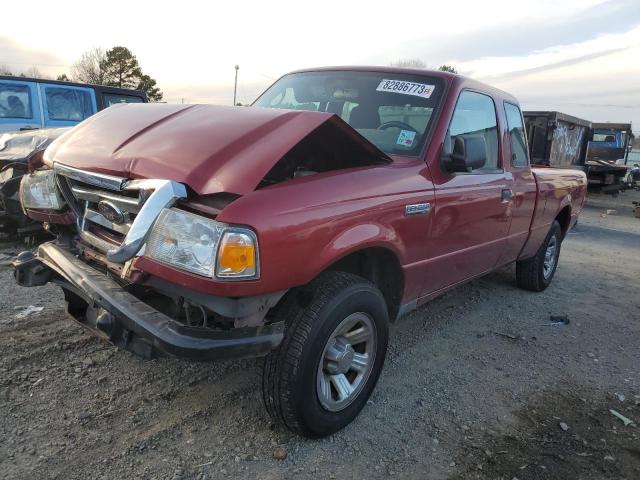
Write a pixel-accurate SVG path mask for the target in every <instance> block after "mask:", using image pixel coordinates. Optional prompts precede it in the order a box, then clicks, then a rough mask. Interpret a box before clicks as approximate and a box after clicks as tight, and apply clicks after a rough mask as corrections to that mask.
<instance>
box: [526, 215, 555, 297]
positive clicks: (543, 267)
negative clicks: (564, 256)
mask: <svg viewBox="0 0 640 480" xmlns="http://www.w3.org/2000/svg"><path fill="white" fill-rule="evenodd" d="M561 243H562V228H561V227H560V224H559V223H558V221H557V220H554V222H553V223H552V224H551V229H550V230H549V233H548V234H547V237H546V238H545V239H544V242H542V245H541V246H540V249H539V250H538V252H537V253H536V254H535V255H534V256H533V257H531V258H528V259H526V260H521V261H519V262H517V263H516V280H517V283H518V286H519V287H520V288H524V289H526V290H532V291H534V292H541V291H543V290H544V289H546V288H547V287H548V286H549V285H550V284H551V280H553V276H554V275H555V273H556V268H557V266H558V259H559V257H560V245H561Z"/></svg>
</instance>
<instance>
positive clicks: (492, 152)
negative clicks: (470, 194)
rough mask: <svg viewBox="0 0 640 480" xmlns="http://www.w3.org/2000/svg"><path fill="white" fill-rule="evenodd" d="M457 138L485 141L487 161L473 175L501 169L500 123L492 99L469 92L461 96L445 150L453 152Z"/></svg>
mask: <svg viewBox="0 0 640 480" xmlns="http://www.w3.org/2000/svg"><path fill="white" fill-rule="evenodd" d="M457 136H462V137H481V138H483V139H484V145H485V148H486V153H487V156H486V158H487V161H486V163H485V164H484V166H483V167H481V168H477V169H474V170H473V171H472V173H484V172H486V171H492V170H496V169H498V168H499V165H498V122H497V120H496V108H495V104H494V103H493V99H492V98H491V97H489V96H488V95H484V94H482V93H477V92H471V91H468V90H465V91H463V92H462V93H461V94H460V97H459V98H458V103H456V109H455V110H454V112H453V118H452V119H451V124H450V125H449V132H448V134H447V138H446V139H445V142H446V145H445V148H448V151H451V148H452V145H453V141H454V138H455V137H457Z"/></svg>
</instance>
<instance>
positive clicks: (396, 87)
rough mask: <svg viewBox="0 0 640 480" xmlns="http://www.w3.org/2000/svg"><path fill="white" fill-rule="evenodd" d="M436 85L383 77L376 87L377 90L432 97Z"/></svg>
mask: <svg viewBox="0 0 640 480" xmlns="http://www.w3.org/2000/svg"><path fill="white" fill-rule="evenodd" d="M435 88H436V87H435V85H427V84H426V83H414V82H405V81H403V80H388V79H386V78H385V79H383V80H382V81H381V82H380V85H378V88H376V91H377V92H391V93H401V94H402V95H413V96H414V97H422V98H430V97H431V94H432V93H433V91H434V90H435Z"/></svg>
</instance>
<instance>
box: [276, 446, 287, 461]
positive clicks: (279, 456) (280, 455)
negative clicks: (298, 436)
mask: <svg viewBox="0 0 640 480" xmlns="http://www.w3.org/2000/svg"><path fill="white" fill-rule="evenodd" d="M273 458H275V459H276V460H284V459H285V458H287V451H286V450H285V449H284V448H282V447H277V448H276V449H275V450H274V451H273Z"/></svg>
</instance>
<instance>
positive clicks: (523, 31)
mask: <svg viewBox="0 0 640 480" xmlns="http://www.w3.org/2000/svg"><path fill="white" fill-rule="evenodd" d="M499 13H501V14H502V15H504V18H505V19H508V18H509V16H510V15H509V10H508V8H505V7H502V8H501V12H499ZM514 13H516V12H514ZM546 13H547V15H546V16H544V17H542V18H536V19H525V20H516V21H511V22H508V23H505V24H503V25H501V26H499V27H496V26H492V27H490V28H482V27H481V28H478V29H477V30H470V31H468V32H466V33H463V34H456V35H450V36H438V37H437V38H434V37H433V36H431V35H427V36H424V37H423V38H422V39H418V40H415V39H414V40H411V41H410V42H402V43H400V44H398V45H395V46H394V47H393V50H394V51H396V52H397V51H401V52H403V58H420V59H423V60H424V61H426V62H427V63H429V64H434V65H438V64H440V63H447V62H454V63H455V62H465V61H469V60H475V59H478V58H482V57H488V56H492V57H495V56H505V57H509V56H525V55H528V54H530V53H533V52H537V51H540V50H544V49H548V48H551V47H554V46H557V45H569V44H574V43H580V42H584V41H587V40H590V39H593V38H596V37H599V36H601V35H605V34H612V33H618V32H621V31H627V30H630V29H632V28H633V27H635V26H637V25H640V8H638V4H637V1H634V0H609V1H606V2H603V3H599V4H597V5H595V6H591V7H588V8H586V9H583V10H579V11H577V12H573V13H572V14H570V15H566V16H558V17H552V16H549V13H551V14H553V12H546ZM450 21H451V22H454V23H455V14H452V16H451V19H450ZM387 53H388V52H387ZM393 59H394V58H391V59H386V61H387V62H388V61H389V60H393Z"/></svg>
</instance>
